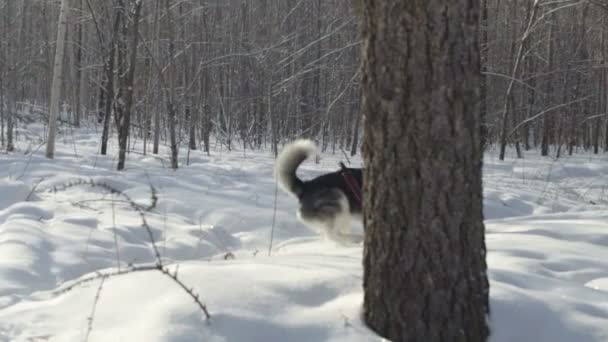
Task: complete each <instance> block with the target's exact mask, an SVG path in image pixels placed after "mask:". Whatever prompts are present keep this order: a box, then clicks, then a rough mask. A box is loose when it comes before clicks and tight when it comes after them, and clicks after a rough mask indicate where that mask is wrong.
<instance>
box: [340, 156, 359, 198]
mask: <svg viewBox="0 0 608 342" xmlns="http://www.w3.org/2000/svg"><path fill="white" fill-rule="evenodd" d="M340 167H342V177H344V180H345V181H346V184H347V185H348V187H349V188H350V191H351V192H352V193H353V195H355V198H356V199H357V201H358V202H359V205H360V206H363V205H362V204H363V201H362V200H361V187H360V186H359V182H357V180H356V179H355V177H353V175H351V174H350V172H348V168H347V167H346V166H345V165H344V163H342V162H340Z"/></svg>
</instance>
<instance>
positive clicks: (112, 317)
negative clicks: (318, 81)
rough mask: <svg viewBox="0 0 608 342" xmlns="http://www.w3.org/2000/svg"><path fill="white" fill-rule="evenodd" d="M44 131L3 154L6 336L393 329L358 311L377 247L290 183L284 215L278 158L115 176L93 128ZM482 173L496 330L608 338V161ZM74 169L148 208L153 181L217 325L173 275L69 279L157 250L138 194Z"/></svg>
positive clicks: (493, 163) (235, 337)
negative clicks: (300, 199)
mask: <svg viewBox="0 0 608 342" xmlns="http://www.w3.org/2000/svg"><path fill="white" fill-rule="evenodd" d="M38 132H40V131H39V130H36V129H35V127H34V128H31V129H28V130H27V131H23V132H22V133H21V138H22V140H21V141H19V144H18V148H19V150H18V151H17V152H14V153H11V154H0V341H84V340H88V341H381V339H380V338H379V337H376V336H375V335H374V334H373V333H371V332H369V331H368V330H367V329H366V328H365V327H364V325H363V324H362V323H361V320H360V318H359V312H360V306H361V302H362V290H361V280H362V267H361V257H362V248H361V246H360V245H359V246H350V247H345V246H339V245H337V244H335V243H332V242H329V241H324V240H322V239H320V238H319V237H317V236H316V235H315V234H314V233H313V232H312V231H310V230H308V229H307V228H305V227H304V226H303V225H301V224H300V223H298V222H297V221H296V218H295V209H296V201H295V200H294V199H292V198H291V197H289V196H288V195H286V194H285V193H282V192H281V191H279V192H278V194H277V201H276V217H275V216H274V213H275V210H274V207H275V201H274V198H275V191H276V188H275V183H274V180H273V178H272V164H273V158H272V156H271V154H270V153H268V152H252V151H242V150H239V151H232V152H228V151H226V150H222V149H220V148H219V147H217V148H216V149H214V150H213V151H212V155H211V156H210V157H208V156H206V155H205V154H203V153H201V152H198V151H193V152H192V153H191V155H190V165H188V166H186V165H184V158H182V159H181V165H182V166H181V168H180V169H179V170H177V171H175V172H174V171H172V170H170V169H169V168H168V167H167V166H168V162H167V159H166V154H165V155H162V156H161V158H159V157H156V156H150V155H148V156H144V155H141V154H136V153H131V154H130V155H129V157H128V161H127V170H126V171H124V172H116V171H114V168H115V164H116V160H115V157H114V155H115V153H111V154H110V156H108V157H105V156H99V155H98V154H97V151H98V140H99V139H98V135H96V134H94V133H93V132H87V131H86V130H85V129H81V130H75V131H70V130H67V131H65V132H64V135H63V137H62V138H61V139H59V145H58V151H57V154H56V158H55V159H54V160H47V159H45V158H44V155H43V150H44V149H43V148H40V149H37V148H38V145H37V143H35V142H29V143H28V142H26V140H25V136H24V133H28V134H29V135H30V136H29V139H30V141H31V139H32V138H33V137H35V136H36V135H37V134H40V133H38ZM112 143H113V144H114V140H112ZM25 151H28V153H24V152H25ZM114 151H115V146H114V145H113V146H112V152H114ZM138 151H141V149H140V148H138ZM182 156H185V153H182ZM340 158H341V155H340V154H336V155H330V154H328V155H324V156H323V158H322V160H321V162H320V163H319V164H314V163H313V162H307V163H306V164H305V165H303V166H302V168H301V174H302V175H304V176H307V177H312V176H314V175H317V174H321V173H322V172H324V171H328V170H334V169H335V168H336V167H337V162H338V161H339V160H340ZM353 164H354V165H360V164H361V161H360V159H355V160H353ZM484 173H485V175H484V185H485V216H486V227H487V234H486V239H487V245H488V249H489V254H488V264H489V276H490V280H491V293H490V294H491V311H492V313H491V328H492V337H491V341H493V342H510V341H513V342H515V341H518V342H519V341H534V342H542V341H546V342H556V341H576V342H578V341H608V248H607V247H608V210H607V209H608V193H606V191H605V189H606V186H607V185H608V158H605V157H603V156H600V157H596V156H592V155H588V154H582V153H581V154H577V155H575V156H573V157H565V158H562V159H559V160H553V159H550V158H539V157H537V156H536V154H530V155H528V156H527V158H526V159H523V160H515V159H509V160H508V161H505V162H500V161H498V159H497V158H496V157H495V156H494V154H493V153H492V152H490V153H489V154H488V155H487V156H486V161H485V167H484ZM75 178H78V179H93V180H94V181H95V182H97V183H104V184H108V185H110V186H112V187H113V188H115V189H117V190H120V191H122V192H123V193H124V194H126V195H128V196H129V197H130V198H132V199H133V200H134V201H136V202H137V203H138V204H140V205H142V206H146V205H148V204H150V201H151V193H150V186H151V185H152V186H154V188H155V189H156V190H157V197H158V202H157V203H156V206H155V208H154V209H152V210H151V211H150V212H148V213H147V214H146V220H147V222H148V224H149V226H150V228H151V231H152V233H153V234H154V237H155V239H156V241H157V246H158V249H159V253H160V254H161V256H162V258H163V262H164V263H165V264H166V265H169V266H168V268H169V269H170V270H171V271H172V272H174V271H175V270H176V269H177V268H179V271H178V277H179V278H180V279H181V280H182V281H183V283H185V284H186V285H187V286H189V287H191V288H192V289H193V290H194V291H195V292H196V293H198V294H200V296H201V299H202V301H203V302H204V303H205V304H206V305H207V307H208V309H209V311H210V314H211V315H212V318H211V320H209V321H206V320H205V318H204V315H203V313H202V312H201V310H200V309H199V308H198V306H197V305H196V304H195V303H194V301H193V300H192V298H191V297H189V296H188V295H187V294H186V293H185V292H184V291H183V289H182V288H180V287H179V286H178V285H177V284H175V283H174V282H173V281H172V280H171V279H170V278H169V277H167V276H166V275H164V274H161V273H160V272H158V271H146V272H135V273H130V274H126V275H121V276H116V277H111V278H107V279H104V280H103V281H102V280H101V279H96V280H94V281H90V282H85V283H83V284H81V285H78V286H75V287H74V288H72V289H70V290H67V291H65V289H66V288H68V287H69V286H70V284H74V283H75V282H77V281H78V280H79V279H85V278H88V277H95V276H96V275H97V274H99V273H100V272H101V273H105V272H112V271H114V270H116V269H117V267H120V268H121V269H122V270H125V269H128V268H129V267H131V265H149V264H153V263H154V262H155V255H154V252H153V249H152V246H151V243H150V240H149V237H148V232H147V231H146V230H145V229H144V228H142V226H141V218H140V216H139V215H138V214H137V212H136V211H134V210H133V209H132V208H131V207H130V206H129V204H128V203H126V202H125V201H124V198H123V197H121V196H120V195H117V194H109V193H107V191H104V190H103V189H100V188H94V187H90V186H76V187H72V188H69V189H66V190H61V189H59V190H58V191H53V189H54V188H55V187H57V186H61V185H62V184H65V183H67V182H69V181H71V180H73V179H75ZM33 188H35V191H32V189H33ZM273 221H274V222H275V224H274V226H275V228H274V241H273V245H272V253H271V255H269V252H268V250H269V243H270V236H271V229H272V226H273ZM359 229H360V227H359ZM100 285H101V286H100Z"/></svg>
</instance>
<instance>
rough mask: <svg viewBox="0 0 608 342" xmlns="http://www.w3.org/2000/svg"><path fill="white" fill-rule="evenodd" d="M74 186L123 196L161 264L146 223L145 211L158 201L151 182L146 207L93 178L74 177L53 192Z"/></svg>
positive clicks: (154, 242)
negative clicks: (97, 189)
mask: <svg viewBox="0 0 608 342" xmlns="http://www.w3.org/2000/svg"><path fill="white" fill-rule="evenodd" d="M76 186H91V187H97V188H101V189H104V190H106V191H108V192H109V193H111V194H116V195H119V196H121V197H122V198H124V199H125V200H126V201H127V203H129V205H130V206H131V208H133V210H135V211H136V212H137V213H138V214H139V216H140V218H141V225H142V227H143V228H145V229H146V231H147V232H148V238H149V239H150V243H151V244H152V249H153V250H154V255H155V257H156V262H157V264H159V265H162V260H161V256H160V252H159V251H158V247H157V246H156V241H155V240H154V234H153V233H152V228H150V225H149V224H148V221H147V220H146V215H145V212H147V211H150V210H152V209H154V208H155V207H156V204H157V202H158V197H157V196H156V189H155V188H154V186H153V185H152V184H150V192H151V194H150V199H151V201H150V205H148V206H147V207H145V206H142V205H140V204H137V203H135V201H133V200H132V199H131V197H129V195H127V194H125V193H124V192H122V191H120V190H118V189H115V188H113V187H112V186H110V185H108V184H106V183H98V182H95V181H94V180H93V179H88V180H87V179H75V180H72V181H70V182H68V183H64V184H61V185H59V186H55V187H53V192H58V191H65V190H67V189H69V188H73V187H76Z"/></svg>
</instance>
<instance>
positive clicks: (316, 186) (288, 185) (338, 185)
mask: <svg viewBox="0 0 608 342" xmlns="http://www.w3.org/2000/svg"><path fill="white" fill-rule="evenodd" d="M316 150H317V149H316V146H315V144H314V143H313V142H312V141H310V140H296V141H294V142H292V143H290V144H288V145H286V146H285V147H284V148H283V150H282V151H281V153H280V154H279V156H278V158H277V161H276V165H275V176H276V177H277V180H278V182H279V185H280V186H281V188H282V189H283V190H285V191H287V192H289V193H291V194H293V195H294V196H296V197H297V198H298V200H299V201H300V209H299V210H298V218H299V219H300V221H302V222H303V223H304V224H306V225H307V226H309V227H311V228H313V229H315V230H318V231H319V232H321V233H323V234H324V235H326V236H327V237H328V238H330V239H332V240H334V241H336V242H339V243H349V242H360V241H361V239H362V237H361V236H358V235H353V234H352V232H351V223H352V222H351V220H352V219H353V218H354V219H356V220H359V221H360V220H361V185H362V178H363V177H362V172H361V169H357V168H347V167H346V166H344V164H342V163H341V166H342V169H341V170H340V171H335V172H331V173H326V174H324V175H321V176H319V177H316V178H313V179H311V180H301V179H300V178H298V176H297V175H296V170H297V169H298V166H299V165H300V164H301V163H302V162H303V161H304V160H306V159H307V158H309V157H311V156H314V155H316Z"/></svg>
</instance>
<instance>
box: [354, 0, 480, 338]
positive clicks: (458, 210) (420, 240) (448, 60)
mask: <svg viewBox="0 0 608 342" xmlns="http://www.w3.org/2000/svg"><path fill="white" fill-rule="evenodd" d="M360 5H361V8H360V9H361V11H362V14H363V15H362V16H363V20H362V32H363V38H364V42H363V70H364V76H363V94H364V106H363V110H364V113H365V114H366V119H365V124H364V130H365V139H364V148H363V155H364V160H365V165H366V168H365V175H364V179H365V182H364V183H365V184H364V196H365V197H364V223H365V229H366V231H365V245H364V257H363V259H364V260H363V265H364V279H363V287H364V293H365V296H364V304H363V309H364V310H363V311H364V313H363V316H364V320H365V322H366V324H367V325H368V326H369V327H370V328H371V329H373V330H374V331H376V332H377V333H378V334H380V335H382V336H384V337H386V338H388V339H390V340H392V341H425V342H432V341H468V342H475V341H485V340H486V339H487V337H488V334H489V329H488V326H487V314H488V312H489V304H488V290H489V285H488V280H487V275H486V261H485V256H486V248H485V242H484V225H483V215H482V184H481V166H482V150H481V144H480V124H481V122H480V113H479V108H478V99H479V95H480V94H479V90H480V89H479V88H480V84H481V73H480V65H479V63H480V61H479V58H480V57H479V46H478V39H477V34H478V32H477V28H478V27H477V26H478V14H479V2H478V1H475V0H432V1H429V0H410V1H403V0H360Z"/></svg>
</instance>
